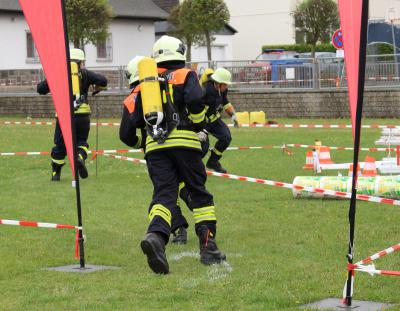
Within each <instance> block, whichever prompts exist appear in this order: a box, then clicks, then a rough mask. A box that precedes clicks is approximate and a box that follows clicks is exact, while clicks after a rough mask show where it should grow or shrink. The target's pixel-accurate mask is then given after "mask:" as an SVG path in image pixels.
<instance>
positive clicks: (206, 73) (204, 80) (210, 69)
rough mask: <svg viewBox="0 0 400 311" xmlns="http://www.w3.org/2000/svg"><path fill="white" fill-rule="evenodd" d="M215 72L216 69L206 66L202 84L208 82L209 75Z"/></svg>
mask: <svg viewBox="0 0 400 311" xmlns="http://www.w3.org/2000/svg"><path fill="white" fill-rule="evenodd" d="M213 73H214V69H212V68H206V70H204V72H203V74H202V75H201V78H200V84H201V85H203V84H204V83H206V81H207V79H208V77H209V76H210V75H211V74H213Z"/></svg>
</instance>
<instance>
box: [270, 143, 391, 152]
mask: <svg viewBox="0 0 400 311" xmlns="http://www.w3.org/2000/svg"><path fill="white" fill-rule="evenodd" d="M283 146H286V147H292V148H310V149H314V148H317V147H318V148H319V147H321V146H314V145H301V144H285V145H283ZM324 147H328V148H329V149H331V150H349V151H352V150H354V148H353V147H334V146H332V147H331V146H324ZM273 148H275V146H274V147H273ZM360 151H371V152H378V151H385V152H389V151H396V148H375V147H372V148H360Z"/></svg>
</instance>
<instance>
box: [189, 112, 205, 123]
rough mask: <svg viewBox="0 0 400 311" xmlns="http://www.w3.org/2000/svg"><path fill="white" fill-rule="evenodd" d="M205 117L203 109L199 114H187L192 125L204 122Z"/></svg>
mask: <svg viewBox="0 0 400 311" xmlns="http://www.w3.org/2000/svg"><path fill="white" fill-rule="evenodd" d="M205 115H206V109H203V111H201V112H200V113H189V119H190V120H192V122H193V123H200V122H202V121H203V120H204V117H205Z"/></svg>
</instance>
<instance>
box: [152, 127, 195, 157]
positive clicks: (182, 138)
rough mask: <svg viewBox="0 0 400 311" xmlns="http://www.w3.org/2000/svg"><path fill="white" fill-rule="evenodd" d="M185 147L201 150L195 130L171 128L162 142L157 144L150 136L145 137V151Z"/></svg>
mask: <svg viewBox="0 0 400 311" xmlns="http://www.w3.org/2000/svg"><path fill="white" fill-rule="evenodd" d="M173 147H187V148H191V149H197V150H201V144H200V141H199V138H198V136H197V134H196V133H195V132H192V131H186V130H177V129H173V130H172V132H171V133H170V134H169V136H168V138H167V139H166V140H165V142H164V143H162V144H159V143H157V142H156V141H154V140H153V138H152V137H151V136H147V138H146V153H148V152H150V151H154V150H157V149H165V148H173Z"/></svg>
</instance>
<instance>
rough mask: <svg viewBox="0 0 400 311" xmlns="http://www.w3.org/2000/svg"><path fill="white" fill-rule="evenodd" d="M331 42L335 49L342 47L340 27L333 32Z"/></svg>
mask: <svg viewBox="0 0 400 311" xmlns="http://www.w3.org/2000/svg"><path fill="white" fill-rule="evenodd" d="M332 44H333V46H334V47H335V48H337V49H343V32H342V30H341V29H338V30H336V31H335V32H334V33H333V36H332Z"/></svg>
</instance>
